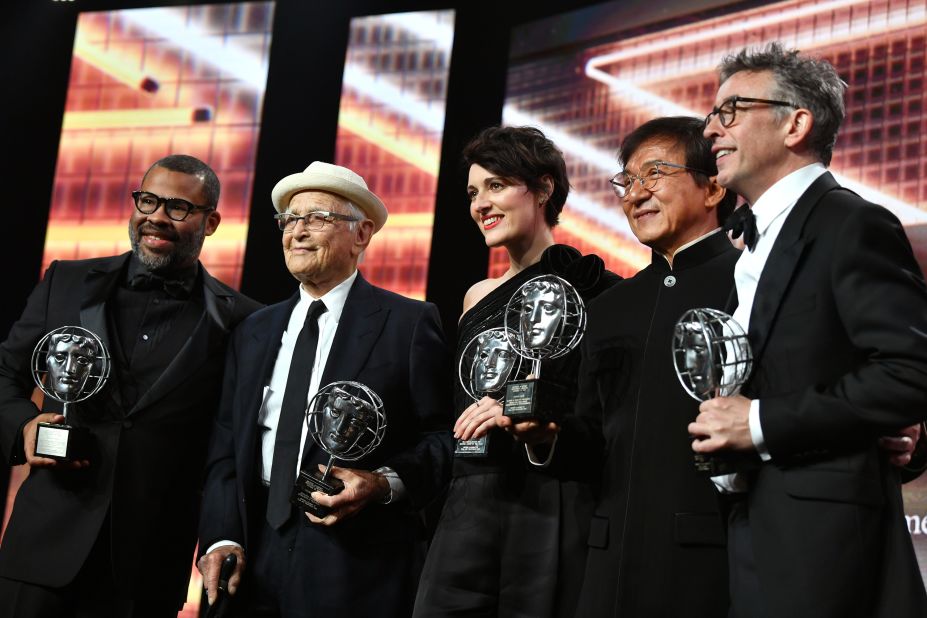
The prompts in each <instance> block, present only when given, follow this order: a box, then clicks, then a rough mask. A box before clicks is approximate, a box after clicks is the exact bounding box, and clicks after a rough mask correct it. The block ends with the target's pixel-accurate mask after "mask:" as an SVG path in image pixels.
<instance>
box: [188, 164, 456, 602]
mask: <svg viewBox="0 0 927 618" xmlns="http://www.w3.org/2000/svg"><path fill="white" fill-rule="evenodd" d="M272 197H273V203H274V206H275V208H276V209H277V213H278V214H277V215H276V216H275V218H276V219H277V224H278V225H279V227H280V230H281V233H282V240H283V255H284V260H285V262H286V265H287V269H288V270H289V271H290V272H291V273H292V274H293V276H294V277H295V278H296V279H297V280H299V282H300V285H299V289H298V292H297V293H296V294H294V295H293V296H292V297H291V298H290V299H289V300H287V301H285V302H283V303H279V304H276V305H273V306H271V307H267V308H266V309H264V310H262V311H259V312H257V313H255V314H254V315H252V316H251V318H250V319H248V320H246V321H245V322H244V323H243V324H242V326H241V327H240V328H239V329H238V330H237V331H236V333H235V335H234V336H233V341H232V343H231V345H230V349H229V354H228V357H227V365H226V371H227V372H228V373H227V375H226V382H225V388H224V393H223V400H222V403H221V405H220V411H219V415H218V418H217V422H216V427H215V432H216V433H215V435H214V437H213V440H212V444H211V446H210V451H209V458H208V464H207V479H206V485H205V491H204V501H203V514H202V519H201V524H200V547H201V548H203V550H204V551H205V554H204V555H203V556H202V558H201V559H200V561H199V568H200V570H201V571H202V572H203V574H204V583H205V586H206V588H207V591H208V595H209V599H210V602H212V601H213V600H214V599H215V596H216V586H217V580H218V574H219V569H220V565H221V563H222V561H223V559H224V558H225V557H226V556H227V555H228V554H229V553H232V552H234V553H236V554H237V555H238V566H237V567H236V570H235V573H234V575H233V577H232V578H231V580H230V587H229V591H230V592H231V593H232V594H233V595H236V596H237V597H238V598H236V599H235V604H236V606H237V607H238V609H239V610H241V611H243V612H244V614H243V615H248V616H264V615H268V616H270V615H274V616H296V615H299V616H305V615H311V616H316V615H318V616H374V615H375V616H402V615H408V614H409V613H411V609H412V600H413V598H414V595H415V586H416V583H417V580H418V574H419V570H420V568H421V564H422V560H423V555H424V531H423V529H422V526H421V522H420V520H419V518H418V517H417V516H416V513H415V511H416V509H418V508H421V507H422V506H424V505H425V504H427V503H428V502H429V501H430V500H431V499H432V498H433V497H434V496H435V494H436V493H437V491H438V489H439V487H440V486H441V485H442V484H443V482H444V480H445V479H446V477H447V474H448V462H449V461H450V442H449V432H448V431H447V430H448V428H449V427H450V416H449V412H450V410H451V405H450V400H449V391H448V390H447V387H449V381H448V379H447V376H448V375H449V373H450V371H449V366H448V358H447V350H446V346H445V342H444V338H443V335H442V331H441V327H440V324H439V318H438V311H437V309H436V308H435V307H434V305H431V304H430V303H424V302H420V301H415V300H410V299H407V298H404V297H402V296H399V295H396V294H393V293H391V292H388V291H386V290H383V289H380V288H377V287H374V286H372V285H371V284H369V283H367V281H365V280H364V277H363V276H362V275H361V274H360V273H359V272H358V271H357V263H358V259H359V257H360V255H361V254H362V253H363V252H364V250H365V249H366V248H367V245H368V243H370V240H371V238H372V237H373V235H374V234H375V233H376V232H377V231H379V230H380V229H381V228H382V227H383V225H384V223H386V218H387V212H386V207H385V206H384V205H383V202H382V201H380V199H379V198H378V197H377V196H376V195H374V194H373V193H372V192H371V191H369V190H368V189H367V185H366V183H365V182H364V179H363V178H361V177H360V176H359V175H357V174H355V173H354V172H352V171H351V170H348V169H346V168H344V167H339V166H336V165H331V164H328V163H323V162H320V161H316V162H314V163H312V164H311V165H310V166H309V167H307V168H306V170H305V171H304V172H301V173H298V174H292V175H290V176H287V177H286V178H284V179H283V180H281V181H280V182H278V183H277V185H276V187H274V190H273V193H272ZM342 380H353V381H356V382H361V383H363V384H365V385H366V386H368V387H369V388H370V389H372V390H373V391H374V392H376V393H377V394H378V395H379V396H380V397H381V398H382V400H383V402H384V409H385V413H386V418H387V430H386V435H385V437H384V439H383V442H382V443H381V444H380V445H379V447H377V448H376V449H375V450H373V451H372V452H371V453H370V454H368V455H365V456H364V457H363V458H361V459H360V460H358V461H356V462H353V463H352V467H351V468H346V467H335V468H334V476H335V477H336V478H338V479H341V480H342V481H343V482H344V485H345V488H344V490H343V491H342V492H341V493H339V494H336V495H335V496H325V495H324V494H322V493H318V492H317V493H314V494H313V498H314V499H316V500H317V501H318V502H319V503H320V504H322V505H323V506H326V507H330V508H331V513H330V514H329V515H327V516H325V517H324V518H321V519H320V518H318V517H315V516H313V515H309V514H306V513H303V512H301V510H298V509H297V508H296V507H294V506H292V505H291V504H290V501H289V499H290V495H291V493H292V489H293V484H294V479H295V478H296V477H297V473H298V471H299V470H306V471H311V470H314V469H316V467H318V465H319V464H321V463H323V462H325V461H327V459H328V457H327V455H326V454H325V452H324V451H323V450H322V449H321V448H319V447H318V445H316V444H315V443H314V441H313V440H312V439H311V438H308V437H307V435H306V425H305V423H304V415H305V410H306V405H307V402H308V401H309V400H310V399H311V398H312V397H313V396H314V394H315V393H316V392H317V391H318V390H319V389H320V388H321V387H323V386H325V385H327V384H330V383H331V382H334V381H342ZM239 585H240V592H239Z"/></svg>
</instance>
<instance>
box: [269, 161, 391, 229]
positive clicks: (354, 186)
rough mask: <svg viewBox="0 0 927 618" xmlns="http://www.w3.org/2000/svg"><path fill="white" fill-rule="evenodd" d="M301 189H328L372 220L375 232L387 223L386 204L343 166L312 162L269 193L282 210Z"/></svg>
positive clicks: (279, 183)
mask: <svg viewBox="0 0 927 618" xmlns="http://www.w3.org/2000/svg"><path fill="white" fill-rule="evenodd" d="M300 191H327V192H328V193H334V194H335V195H340V196H341V197H343V198H345V199H346V200H348V201H349V202H351V203H352V204H354V205H355V206H357V207H358V208H360V209H361V210H362V211H363V212H364V214H365V215H367V217H368V218H369V219H370V220H371V221H373V224H374V228H373V231H374V232H378V231H379V230H380V228H382V227H383V224H384V223H386V217H387V212H386V206H385V205H384V204H383V201H382V200H381V199H380V198H379V197H377V196H376V195H375V194H374V193H373V192H372V191H371V190H370V189H368V188H367V183H366V182H364V179H363V178H361V177H360V176H359V175H358V174H356V173H354V172H352V171H351V170H349V169H348V168H346V167H341V166H340V165H332V164H331V163H324V162H322V161H313V162H312V163H310V164H309V167H307V168H306V170H305V171H303V172H299V173H298V174H290V175H289V176H287V177H286V178H283V179H282V180H281V181H280V182H278V183H277V185H276V186H275V187H274V190H273V191H272V192H271V198H272V199H273V201H274V208H276V209H277V212H283V211H285V210H286V208H287V206H289V205H290V199H291V198H292V197H293V196H294V195H295V194H297V193H299V192H300Z"/></svg>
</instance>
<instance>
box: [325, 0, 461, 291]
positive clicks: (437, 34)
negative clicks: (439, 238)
mask: <svg viewBox="0 0 927 618" xmlns="http://www.w3.org/2000/svg"><path fill="white" fill-rule="evenodd" d="M453 39H454V12H453V11H424V12H416V13H396V14H391V15H379V16H376V17H358V18H355V19H352V20H351V32H350V40H349V43H348V50H347V58H346V60H345V67H344V79H343V84H344V86H343V89H342V95H341V109H340V112H339V116H338V143H337V148H336V155H335V163H337V164H338V165H343V166H345V167H348V168H350V169H352V170H354V171H355V172H357V173H358V174H360V175H361V176H363V177H364V179H365V180H366V181H367V184H368V185H369V186H370V189H371V190H372V191H373V192H374V193H376V194H377V195H379V196H380V197H381V198H382V199H383V201H384V203H385V204H386V207H387V209H388V210H389V219H388V220H387V223H386V226H385V227H384V228H383V230H381V231H380V232H378V233H377V234H376V235H375V236H374V238H373V241H372V242H371V244H370V247H369V248H368V250H367V252H366V254H365V256H364V262H363V263H362V264H361V266H360V269H361V271H363V273H364V276H365V277H366V278H367V279H368V280H369V281H371V282H372V283H374V284H375V285H379V286H382V287H385V288H387V289H390V290H392V291H394V292H398V293H399V294H403V295H405V296H410V297H412V298H420V299H423V298H424V297H425V285H426V282H427V276H428V258H429V253H430V251H431V228H432V223H433V222H434V208H435V192H436V188H437V176H438V167H439V165H440V162H441V160H440V154H441V139H442V136H443V131H444V110H445V99H446V93H447V77H448V70H449V68H450V56H451V45H452V43H453ZM461 196H463V191H461ZM461 203H462V206H461V207H462V208H466V204H465V203H464V200H462V202H461Z"/></svg>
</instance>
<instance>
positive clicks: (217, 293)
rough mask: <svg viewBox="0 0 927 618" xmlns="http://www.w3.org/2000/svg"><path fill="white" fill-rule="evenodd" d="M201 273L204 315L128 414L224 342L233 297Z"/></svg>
mask: <svg viewBox="0 0 927 618" xmlns="http://www.w3.org/2000/svg"><path fill="white" fill-rule="evenodd" d="M200 268H202V266H200ZM202 273H203V303H204V305H205V311H204V312H203V315H202V316H201V317H200V319H199V321H197V323H196V327H195V328H194V329H193V332H192V333H191V334H190V337H189V338H188V339H187V341H186V343H184V345H183V347H181V348H180V352H178V353H177V356H175V357H174V359H173V360H172V361H171V363H170V364H169V365H168V366H167V367H166V368H165V369H164V371H163V372H162V373H161V376H160V377H159V378H158V379H157V381H155V383H154V384H153V385H152V387H151V388H150V389H148V391H147V392H145V393H144V394H143V395H142V396H141V397H140V398H139V400H138V402H137V403H136V404H135V407H134V408H132V410H130V411H129V414H135V413H136V412H138V411H139V410H141V409H143V408H145V407H147V406H150V405H151V404H152V403H154V402H156V401H158V400H159V399H161V398H162V397H164V396H165V395H167V394H168V393H170V392H171V391H172V390H174V389H175V388H176V387H177V385H178V384H180V383H182V382H183V380H184V379H185V378H186V377H187V376H188V375H190V373H192V372H194V371H196V370H197V369H198V368H199V367H200V365H202V364H203V363H204V362H206V360H207V359H208V358H209V357H210V356H211V355H212V354H213V353H215V352H216V348H217V347H219V346H221V345H223V343H224V341H225V335H226V334H227V333H228V320H229V316H230V314H231V308H232V303H233V302H234V299H233V298H232V295H231V294H229V293H228V292H226V291H225V290H223V289H222V288H221V287H219V286H218V285H216V282H215V279H213V278H212V276H211V275H210V274H209V273H207V272H206V269H203V271H202Z"/></svg>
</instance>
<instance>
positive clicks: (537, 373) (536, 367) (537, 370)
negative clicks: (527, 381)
mask: <svg viewBox="0 0 927 618" xmlns="http://www.w3.org/2000/svg"><path fill="white" fill-rule="evenodd" d="M531 375H533V376H534V378H535V379H538V378H540V377H541V359H539V358H536V359H534V360H532V361H531Z"/></svg>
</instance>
